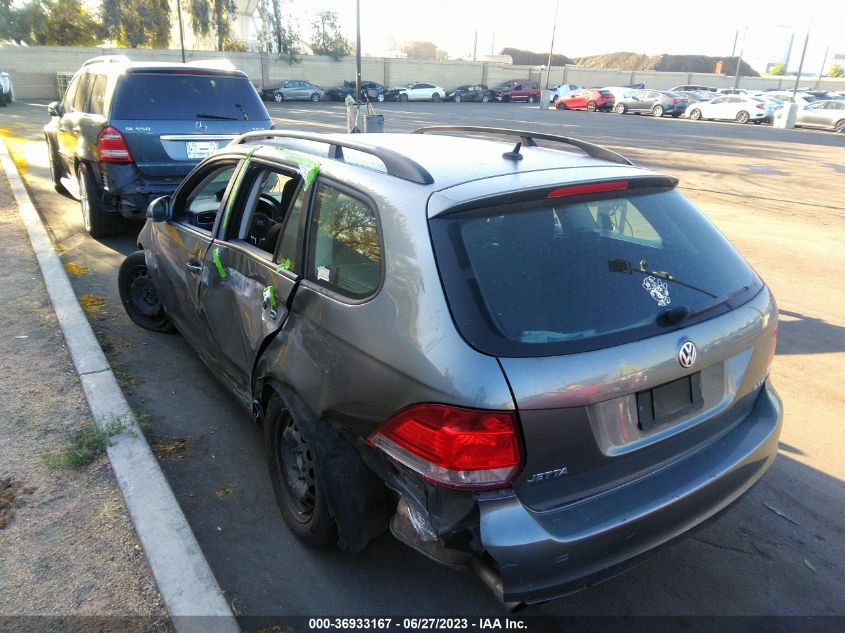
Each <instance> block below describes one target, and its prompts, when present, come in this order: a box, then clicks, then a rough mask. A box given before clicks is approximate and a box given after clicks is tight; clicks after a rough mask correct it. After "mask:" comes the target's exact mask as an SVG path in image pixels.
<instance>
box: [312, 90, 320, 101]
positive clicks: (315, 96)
mask: <svg viewBox="0 0 845 633" xmlns="http://www.w3.org/2000/svg"><path fill="white" fill-rule="evenodd" d="M319 100H320V94H319V93H317V92H315V93H314V94H312V95H311V101H313V102H314V103H317V102H318V101H319Z"/></svg>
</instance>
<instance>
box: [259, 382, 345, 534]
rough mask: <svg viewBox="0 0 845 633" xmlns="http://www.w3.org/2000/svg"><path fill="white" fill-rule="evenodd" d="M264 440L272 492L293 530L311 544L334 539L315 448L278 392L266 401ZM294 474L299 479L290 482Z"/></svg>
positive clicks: (333, 529)
mask: <svg viewBox="0 0 845 633" xmlns="http://www.w3.org/2000/svg"><path fill="white" fill-rule="evenodd" d="M264 443H265V448H266V451H267V463H268V465H269V467H270V480H271V482H272V484H273V493H274V495H275V497H276V502H277V503H278V504H279V509H280V510H281V511H282V517H283V518H284V520H285V523H287V524H288V527H289V528H290V530H291V532H293V533H294V534H295V535H296V536H297V537H298V538H299V539H301V540H303V541H305V542H306V543H308V544H309V545H317V546H322V545H330V544H331V543H333V542H335V541H336V540H337V526H336V524H335V522H334V519H333V518H332V516H331V512H330V511H329V504H328V501H327V500H326V495H325V492H324V487H323V478H322V475H321V471H320V464H319V463H318V461H317V455H316V452H315V450H314V447H313V446H312V445H311V444H310V443H309V442H308V441H307V440H306V439H305V437H304V434H303V433H302V429H301V428H300V424H299V422H298V421H297V420H294V419H293V417H292V416H291V415H290V413H289V412H288V411H286V410H285V408H284V406H283V405H282V402H281V400H280V399H279V397H278V396H276V395H273V396H272V397H271V398H270V401H269V402H268V403H267V412H266V414H265V418H264ZM292 477H296V480H295V481H291V478H292Z"/></svg>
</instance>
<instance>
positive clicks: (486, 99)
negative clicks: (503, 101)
mask: <svg viewBox="0 0 845 633" xmlns="http://www.w3.org/2000/svg"><path fill="white" fill-rule="evenodd" d="M488 101H490V97H488V96H487V95H482V96H481V103H487V102H488Z"/></svg>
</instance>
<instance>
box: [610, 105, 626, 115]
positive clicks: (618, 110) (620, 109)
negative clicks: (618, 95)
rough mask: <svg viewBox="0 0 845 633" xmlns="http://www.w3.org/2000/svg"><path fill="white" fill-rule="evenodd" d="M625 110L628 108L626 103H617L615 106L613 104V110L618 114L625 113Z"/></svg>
mask: <svg viewBox="0 0 845 633" xmlns="http://www.w3.org/2000/svg"><path fill="white" fill-rule="evenodd" d="M625 110H626V108H625V104H624V103H617V104H616V105H615V106H613V111H614V112H615V113H616V114H625Z"/></svg>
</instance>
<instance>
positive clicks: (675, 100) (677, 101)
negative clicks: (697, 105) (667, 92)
mask: <svg viewBox="0 0 845 633" xmlns="http://www.w3.org/2000/svg"><path fill="white" fill-rule="evenodd" d="M680 102H681V100H680V99H672V103H680Z"/></svg>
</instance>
